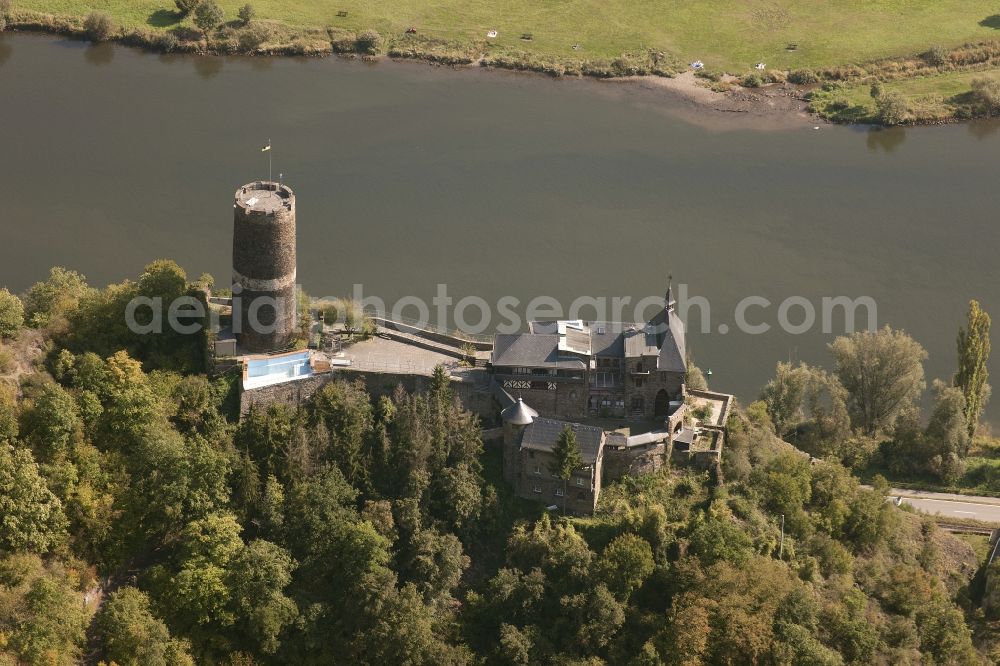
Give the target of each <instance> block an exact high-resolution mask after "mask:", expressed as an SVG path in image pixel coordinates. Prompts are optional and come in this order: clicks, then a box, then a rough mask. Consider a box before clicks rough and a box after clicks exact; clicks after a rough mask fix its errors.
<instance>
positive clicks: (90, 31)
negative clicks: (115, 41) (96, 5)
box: [83, 12, 115, 42]
mask: <svg viewBox="0 0 1000 666" xmlns="http://www.w3.org/2000/svg"><path fill="white" fill-rule="evenodd" d="M83 29H84V30H86V31H87V36H88V37H90V38H91V39H92V40H94V41H95V42H103V41H106V40H107V39H108V38H109V37H111V35H112V34H114V32H115V24H114V22H113V21H112V20H111V17H110V16H108V15H107V14H104V13H102V12H90V13H89V14H87V18H85V19H83Z"/></svg>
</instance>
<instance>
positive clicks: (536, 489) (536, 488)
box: [531, 486, 542, 495]
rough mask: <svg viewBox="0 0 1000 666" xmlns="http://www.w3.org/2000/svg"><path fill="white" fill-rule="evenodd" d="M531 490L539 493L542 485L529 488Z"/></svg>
mask: <svg viewBox="0 0 1000 666" xmlns="http://www.w3.org/2000/svg"><path fill="white" fill-rule="evenodd" d="M531 492H533V493H537V494H539V495H541V494H542V487H541V486H535V487H534V488H532V489H531Z"/></svg>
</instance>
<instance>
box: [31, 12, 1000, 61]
mask: <svg viewBox="0 0 1000 666" xmlns="http://www.w3.org/2000/svg"><path fill="white" fill-rule="evenodd" d="M245 1H246V0H219V3H220V5H221V6H222V7H223V9H224V10H225V12H226V15H227V17H230V18H234V17H235V14H236V10H237V8H238V7H240V6H241V5H242V4H244V2H245ZM252 4H253V5H254V7H255V8H256V10H257V15H258V17H259V18H261V19H269V20H275V21H280V22H283V23H286V24H288V25H289V26H291V27H319V28H322V27H326V26H335V27H341V28H345V29H349V30H362V29H367V28H374V29H376V30H378V31H379V32H381V33H382V34H383V35H384V36H387V37H390V38H393V37H397V36H401V35H402V33H403V32H404V31H405V30H406V28H407V27H409V26H414V27H416V28H417V30H418V31H419V33H420V34H421V35H424V36H429V37H438V38H441V39H446V40H453V41H458V42H470V41H477V42H481V41H485V35H486V32H487V30H490V29H495V30H497V31H499V36H498V37H497V39H496V40H493V43H495V44H496V47H497V48H499V49H504V50H506V49H510V50H521V51H527V52H531V53H535V54H538V55H540V56H554V57H562V58H581V59H597V58H614V57H617V56H619V55H621V53H622V52H625V51H635V50H639V49H643V48H650V47H652V48H655V49H659V50H663V51H667V52H669V53H671V54H673V55H674V56H675V57H676V58H678V59H679V60H680V61H682V62H688V61H691V60H695V59H700V60H703V61H704V62H705V65H706V67H708V68H712V69H725V70H727V71H730V72H733V73H739V72H743V71H747V70H749V69H750V68H751V67H752V66H753V64H754V63H756V62H759V61H765V62H767V64H768V66H770V67H776V68H782V69H794V68H799V67H820V66H832V65H841V64H849V63H855V62H861V61H867V60H872V59H875V58H880V57H883V56H900V55H906V54H912V53H916V52H920V51H922V50H925V49H927V48H929V47H931V46H941V47H946V48H947V47H953V46H957V45H960V44H962V43H965V42H971V41H981V40H984V39H989V38H993V37H1000V16H998V15H1000V4H998V3H997V2H995V1H994V0H772V1H765V0H709V1H706V2H694V1H690V0H688V1H685V2H682V1H680V0H560V1H558V2H557V1H555V0H504V1H499V2H498V1H495V0H391V1H390V0H253V1H252ZM14 9H15V10H31V11H38V12H46V13H50V14H56V15H68V16H83V15H86V14H87V13H88V12H90V11H92V10H99V11H103V12H106V13H108V14H109V15H111V16H112V17H113V18H114V19H115V20H117V21H118V22H119V23H121V24H122V25H124V26H126V27H136V26H146V27H149V26H153V27H160V28H169V27H173V26H174V25H176V23H175V21H176V18H175V16H174V15H173V9H174V6H173V3H172V2H165V1H163V0H160V1H157V0H14ZM338 11H346V12H347V13H348V15H347V16H346V17H338V16H337V13H338ZM522 33H531V34H532V35H533V40H532V41H530V42H528V41H524V40H522V39H520V37H521V35H522ZM574 44H579V45H580V49H579V50H574V49H573V45H574ZM789 44H796V45H797V49H796V50H795V51H789V50H787V48H786V47H787V46H788V45H789Z"/></svg>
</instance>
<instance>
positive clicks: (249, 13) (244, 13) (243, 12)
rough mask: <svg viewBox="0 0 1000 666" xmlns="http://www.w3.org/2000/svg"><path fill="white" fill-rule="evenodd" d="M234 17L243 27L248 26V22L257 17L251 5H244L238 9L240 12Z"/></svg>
mask: <svg viewBox="0 0 1000 666" xmlns="http://www.w3.org/2000/svg"><path fill="white" fill-rule="evenodd" d="M236 15H237V16H238V17H239V18H240V22H241V23H243V25H250V22H251V21H253V20H254V18H255V17H256V16H257V11H256V10H255V9H254V8H253V5H251V4H246V5H243V6H242V7H240V11H238V12H237V13H236Z"/></svg>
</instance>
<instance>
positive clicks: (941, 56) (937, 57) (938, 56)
mask: <svg viewBox="0 0 1000 666" xmlns="http://www.w3.org/2000/svg"><path fill="white" fill-rule="evenodd" d="M920 57H921V58H923V61H924V62H926V63H927V64H928V65H931V66H932V67H940V66H942V65H944V64H946V63H947V62H948V52H947V51H945V50H944V49H942V48H941V47H940V46H935V47H933V48H932V49H930V50H929V51H926V52H925V53H921V54H920Z"/></svg>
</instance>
